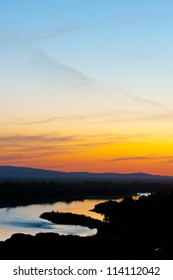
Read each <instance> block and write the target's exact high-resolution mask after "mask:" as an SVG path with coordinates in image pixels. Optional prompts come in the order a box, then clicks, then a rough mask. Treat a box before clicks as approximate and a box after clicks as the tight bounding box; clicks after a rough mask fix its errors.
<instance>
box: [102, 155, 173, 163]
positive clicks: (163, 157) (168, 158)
mask: <svg viewBox="0 0 173 280" xmlns="http://www.w3.org/2000/svg"><path fill="white" fill-rule="evenodd" d="M158 159H160V160H163V161H164V162H170V161H171V162H172V161H173V155H172V156H164V155H163V156H162V155H159V154H152V155H146V156H135V157H117V158H113V159H109V160H107V162H116V161H140V160H147V161H148V160H158ZM165 160H166V161H165ZM167 160H168V161H167Z"/></svg>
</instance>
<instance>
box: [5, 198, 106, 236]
mask: <svg viewBox="0 0 173 280" xmlns="http://www.w3.org/2000/svg"><path fill="white" fill-rule="evenodd" d="M103 201H105V200H84V201H73V202H71V203H66V202H56V203H53V204H35V205H29V206H19V207H14V208H2V209H0V240H1V241H2V240H6V239H7V238H9V237H10V236H11V235H12V234H14V233H27V234H33V235H34V234H36V233H39V232H57V233H59V234H61V235H62V234H64V235H66V234H77V235H80V236H89V235H94V234H96V232H97V230H96V229H89V228H87V227H84V226H76V225H61V224H58V225H57V224H53V223H52V222H50V221H47V220H43V219H40V218H39V217H40V215H41V214H42V213H43V212H51V211H60V212H71V213H76V214H84V215H87V216H90V217H92V218H96V219H100V220H102V216H101V215H100V214H97V213H94V212H91V211H90V210H91V209H93V208H94V205H95V204H97V203H100V202H103Z"/></svg>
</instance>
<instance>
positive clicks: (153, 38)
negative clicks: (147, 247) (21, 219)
mask: <svg viewBox="0 0 173 280" xmlns="http://www.w3.org/2000/svg"><path fill="white" fill-rule="evenodd" d="M0 6H1V8H0V21H1V30H0V43H1V44H0V48H1V52H0V57H1V66H0V68H1V76H0V79H1V82H0V91H1V98H0V100H1V102H0V108H1V110H0V127H1V129H0V147H1V151H0V165H4V166H5V165H14V166H26V167H35V168H44V169H52V170H59V171H90V172H118V173H131V172H147V173H151V174H160V175H171V176H173V130H172V123H173V82H172V77H173V67H172V60H173V54H172V49H173V39H172V36H171V34H172V26H173V18H172V9H173V3H171V1H167V0H166V1H156V0H154V1H149V0H146V1H142V2H141V1H136V0H132V1H125V0H123V1H114V0H109V1H103V0H95V1H93V2H92V3H91V1H80V0H72V1H67V0H65V1H64V0H58V1H53V0H49V1H48V0H44V1H41V0H38V1H34V0H31V1H22V0H17V1H11V0H7V1H2V3H1V4H0Z"/></svg>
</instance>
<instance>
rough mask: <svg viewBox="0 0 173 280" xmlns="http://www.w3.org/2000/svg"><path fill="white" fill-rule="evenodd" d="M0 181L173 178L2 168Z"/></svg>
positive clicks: (169, 177)
mask: <svg viewBox="0 0 173 280" xmlns="http://www.w3.org/2000/svg"><path fill="white" fill-rule="evenodd" d="M0 180H1V181H2V180H67V181H69V180H70V181H75V180H77V181H78V180H82V181H84V180H85V181H87V180H89V181H90V180H94V181H115V180H121V181H122V180H128V181H129V180H130V181H131V180H133V181H146V180H147V181H165V180H166V181H167V180H169V181H170V180H173V177H172V176H161V175H152V174H147V173H142V172H138V173H127V174H122V173H91V172H61V171H53V170H45V169H36V168H29V167H16V166H0Z"/></svg>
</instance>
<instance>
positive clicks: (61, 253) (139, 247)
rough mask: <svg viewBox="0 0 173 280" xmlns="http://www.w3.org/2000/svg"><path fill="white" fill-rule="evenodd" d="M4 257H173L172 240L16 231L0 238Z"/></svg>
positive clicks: (53, 258) (89, 258)
mask: <svg viewBox="0 0 173 280" xmlns="http://www.w3.org/2000/svg"><path fill="white" fill-rule="evenodd" d="M0 259H3V260H16V259H18V260H21V259H23V260H29V259H31V260H34V259H38V260H69V259H70V260H79V259H80V260H92V259H93V260H94V259H96V260H109V259H113V260H116V259H117V260H128V259H129V260H133V259H134V260H136V259H141V260H145V259H147V260H148V259H173V241H162V242H160V241H159V240H157V239H144V240H143V239H133V238H122V239H116V238H107V237H105V238H104V237H79V236H59V235H58V234H55V233H41V234H37V235H36V236H35V237H34V236H31V235H24V234H15V235H13V236H12V237H11V238H10V239H8V240H6V241H4V242H0Z"/></svg>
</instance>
